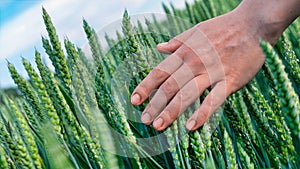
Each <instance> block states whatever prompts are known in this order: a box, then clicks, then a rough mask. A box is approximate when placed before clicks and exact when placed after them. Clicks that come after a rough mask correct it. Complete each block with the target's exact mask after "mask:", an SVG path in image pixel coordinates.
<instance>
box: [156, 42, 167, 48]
mask: <svg viewBox="0 0 300 169" xmlns="http://www.w3.org/2000/svg"><path fill="white" fill-rule="evenodd" d="M167 43H168V42H164V43H160V44H158V45H157V46H159V47H161V46H164V45H166V44H167Z"/></svg>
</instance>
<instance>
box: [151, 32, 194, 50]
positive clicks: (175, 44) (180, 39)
mask: <svg viewBox="0 0 300 169" xmlns="http://www.w3.org/2000/svg"><path fill="white" fill-rule="evenodd" d="M194 31H195V28H191V29H189V30H187V31H185V32H183V33H181V34H179V35H178V36H176V37H174V38H173V39H171V40H170V41H169V42H165V43H161V44H158V45H157V50H158V51H159V52H161V53H167V54H168V53H173V52H175V51H176V50H177V49H178V48H179V47H180V46H181V45H182V44H183V43H184V42H185V41H186V40H187V39H188V38H189V37H190V36H191V35H192V34H193V32H194Z"/></svg>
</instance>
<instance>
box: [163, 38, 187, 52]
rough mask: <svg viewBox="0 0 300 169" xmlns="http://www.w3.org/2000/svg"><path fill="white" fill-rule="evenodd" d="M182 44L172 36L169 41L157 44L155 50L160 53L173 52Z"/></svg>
mask: <svg viewBox="0 0 300 169" xmlns="http://www.w3.org/2000/svg"><path fill="white" fill-rule="evenodd" d="M181 45H182V42H180V41H179V40H177V39H175V38H173V39H171V40H170V41H169V42H165V43H160V44H158V45H157V50H158V51H159V52H161V53H166V54H168V53H173V52H175V51H176V50H177V49H178V48H179V47H180V46H181Z"/></svg>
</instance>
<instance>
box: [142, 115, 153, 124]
mask: <svg viewBox="0 0 300 169" xmlns="http://www.w3.org/2000/svg"><path fill="white" fill-rule="evenodd" d="M142 122H143V123H145V124H147V123H150V122H151V116H150V114H149V113H145V114H144V115H142Z"/></svg>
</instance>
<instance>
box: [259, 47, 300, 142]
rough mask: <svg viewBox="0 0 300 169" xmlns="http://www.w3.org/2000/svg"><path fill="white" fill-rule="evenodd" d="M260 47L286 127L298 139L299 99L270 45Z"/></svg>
mask: <svg viewBox="0 0 300 169" xmlns="http://www.w3.org/2000/svg"><path fill="white" fill-rule="evenodd" d="M261 46H262V48H263V50H264V52H265V54H266V67H267V71H268V73H269V74H270V75H271V78H272V81H273V83H274V84H275V89H276V91H277V93H278V97H279V100H280V104H281V108H282V113H283V114H284V115H285V119H286V120H287V125H288V127H289V129H290V130H291V132H292V133H293V135H295V136H296V137H298V139H299V138H300V103H299V98H298V96H297V94H296V92H295V90H294V88H293V87H292V83H291V81H290V79H289V78H288V75H287V73H286V71H285V69H284V68H285V67H284V65H283V63H282V61H281V60H280V58H279V56H278V54H277V53H276V52H275V51H274V50H273V48H272V46H271V45H270V44H266V43H264V42H261Z"/></svg>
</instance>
